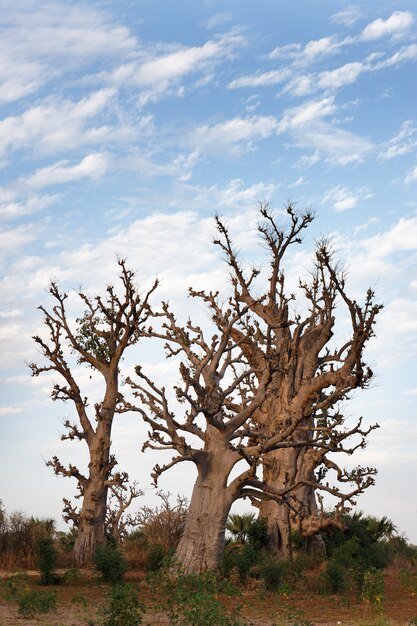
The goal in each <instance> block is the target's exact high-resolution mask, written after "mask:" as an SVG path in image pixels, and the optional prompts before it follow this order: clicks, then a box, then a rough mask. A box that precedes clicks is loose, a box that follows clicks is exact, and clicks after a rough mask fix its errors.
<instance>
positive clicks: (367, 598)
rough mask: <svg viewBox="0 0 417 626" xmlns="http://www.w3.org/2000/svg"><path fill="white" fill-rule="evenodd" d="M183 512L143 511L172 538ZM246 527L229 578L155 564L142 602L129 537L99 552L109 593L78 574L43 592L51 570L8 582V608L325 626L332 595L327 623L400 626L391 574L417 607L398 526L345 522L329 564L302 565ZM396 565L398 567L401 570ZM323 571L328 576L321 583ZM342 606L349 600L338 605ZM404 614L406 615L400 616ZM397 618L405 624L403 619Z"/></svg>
mask: <svg viewBox="0 0 417 626" xmlns="http://www.w3.org/2000/svg"><path fill="white" fill-rule="evenodd" d="M165 495H166V494H165ZM181 502H182V501H181ZM167 508H169V509H170V511H171V513H170V515H167V513H166V509H167ZM185 508H186V507H185ZM180 512H181V506H178V503H176V502H173V503H170V500H169V498H168V496H167V495H166V497H164V499H163V504H162V506H157V507H155V509H154V510H153V514H151V512H150V511H148V510H146V511H145V512H143V511H142V513H145V514H144V518H143V520H145V519H146V520H148V523H149V524H150V525H151V529H152V524H153V522H154V521H155V520H157V527H158V528H159V530H160V533H161V536H162V537H168V536H169V526H170V523H171V522H170V520H171V516H172V515H174V516H175V514H177V515H178V516H181V515H182V514H180ZM6 517H7V516H6ZM242 518H243V519H242V520H239V519H238V516H237V515H234V517H233V518H232V519H233V522H234V524H235V525H236V527H239V528H242V527H243V526H244V527H245V528H246V531H245V537H244V541H243V542H242V541H239V540H235V541H231V542H230V543H229V544H228V545H227V547H226V550H225V558H224V562H223V569H222V575H219V574H217V573H214V572H208V573H205V574H203V575H199V576H196V575H183V574H179V575H178V576H176V577H175V575H174V571H173V567H172V565H171V564H170V563H167V562H166V560H162V561H160V562H159V563H158V564H157V565H158V569H156V564H154V565H155V567H152V568H151V567H150V561H146V560H145V561H144V562H143V564H142V565H141V567H142V566H146V567H147V569H148V572H149V570H150V569H154V570H155V571H154V572H150V573H148V580H147V582H144V583H141V587H142V585H143V587H144V591H142V589H141V593H140V594H139V593H138V583H137V578H138V577H140V578H143V577H144V574H143V573H141V572H134V571H131V572H130V573H128V576H129V577H132V578H131V580H129V578H128V581H129V582H128V583H124V580H125V576H126V562H125V560H124V555H123V553H124V552H126V555H128V554H129V551H130V550H131V545H130V542H129V537H127V538H126V539H125V540H123V541H122V542H121V545H120V547H116V546H115V544H114V543H113V542H109V543H108V544H107V545H106V546H104V547H103V546H102V547H100V548H99V549H98V550H97V551H96V552H95V555H94V561H95V564H96V568H97V571H99V573H100V575H101V577H100V588H97V587H96V586H95V585H91V581H90V580H89V578H88V576H87V577H86V573H85V572H84V573H82V572H80V571H79V570H76V569H74V568H69V569H67V571H66V572H65V573H63V574H62V575H61V576H60V585H59V586H55V585H56V583H57V581H56V580H54V579H53V578H52V580H51V583H50V589H51V590H50V591H49V590H48V591H46V590H40V589H39V588H37V585H38V584H39V582H42V571H41V575H40V576H39V577H38V578H36V579H34V577H33V575H32V576H28V574H27V573H25V572H18V573H14V574H11V575H9V576H7V577H5V578H4V579H3V582H2V584H1V588H2V596H3V598H4V600H5V601H6V603H7V605H10V606H11V607H13V608H12V609H11V610H12V611H14V613H13V614H14V615H16V619H18V617H17V616H20V619H22V620H23V619H33V618H35V619H38V618H39V619H40V618H41V616H42V615H43V614H44V613H49V612H54V622H53V623H54V624H55V623H56V624H65V623H67V622H66V621H65V619H62V618H61V619H59V618H58V613H59V612H60V611H61V612H62V609H61V608H60V607H61V606H62V598H63V597H65V594H67V595H69V596H70V598H71V602H72V604H73V605H74V606H76V607H78V613H79V615H80V617H79V620H81V621H80V622H77V621H76V618H74V623H79V624H83V625H84V624H90V626H93V624H94V626H136V625H138V624H141V623H142V621H143V619H144V618H143V615H144V611H145V607H146V611H147V613H149V614H150V619H151V623H152V616H153V615H155V616H156V617H155V618H154V619H155V620H156V622H155V623H158V620H159V619H160V616H161V614H163V615H165V616H166V619H167V620H168V623H169V624H170V625H176V626H191V625H195V626H201V625H202V624H204V626H206V625H207V626H210V624H211V625H213V626H221V625H224V626H244V625H245V624H246V625H248V626H249V624H251V619H252V617H251V615H253V612H252V610H253V609H254V608H255V607H256V606H258V605H259V607H263V608H262V609H261V608H259V611H260V613H261V614H262V615H263V614H265V612H266V613H267V614H268V615H269V616H270V617H269V618H268V619H269V621H268V619H266V620H265V621H264V625H265V626H272V625H273V624H274V625H277V626H284V625H285V626H289V625H291V626H294V625H298V626H306V625H307V624H310V625H311V624H313V623H314V624H315V623H317V621H316V619H313V620H310V619H308V618H309V615H308V610H309V609H308V607H309V606H310V605H309V604H307V598H309V602H310V604H311V606H314V605H315V604H317V603H321V604H323V602H325V600H323V598H325V596H326V594H331V597H332V598H333V600H332V606H333V609H332V610H333V613H332V615H333V618H330V619H328V620H327V623H337V621H338V620H336V619H335V618H334V616H335V615H336V613H335V611H336V610H337V607H350V606H351V607H352V609H349V611H351V612H352V611H353V607H355V606H356V607H361V609H360V611H361V612H359V613H357V614H356V617H355V619H353V618H352V617H350V618H349V621H348V623H351V624H357V625H359V624H362V625H363V626H364V625H365V624H366V626H369V625H372V626H375V625H376V624H379V625H382V624H385V626H391V625H393V624H395V621H393V620H392V619H391V618H388V616H387V614H386V611H387V608H386V605H387V595H390V593H391V590H390V588H389V587H388V588H387V587H386V585H385V582H384V578H386V576H387V575H389V576H390V581H391V584H392V581H393V580H394V581H396V585H397V592H396V593H397V596H396V599H397V597H398V594H401V597H403V598H404V601H405V602H407V598H408V599H409V600H408V602H409V605H410V607H413V606H414V603H415V593H416V589H417V550H416V548H413V547H412V546H410V545H409V544H408V543H407V542H406V540H405V538H404V537H401V541H400V542H399V541H398V538H399V537H400V535H397V534H392V533H394V532H396V531H395V530H394V529H392V532H385V531H383V528H385V529H387V528H388V527H390V524H391V523H390V522H389V520H386V519H384V518H382V519H375V518H374V517H372V516H366V515H364V514H363V513H353V514H350V515H345V516H344V518H343V519H344V524H345V530H344V531H342V530H340V529H334V528H329V529H327V531H326V534H325V537H324V539H325V543H326V546H327V549H328V551H329V557H328V558H327V559H324V560H321V558H319V557H318V555H314V554H313V555H312V554H311V553H309V551H308V547H307V546H304V547H302V548H300V549H299V550H298V556H297V557H296V558H292V559H288V560H277V558H276V556H275V555H274V554H273V552H271V550H270V549H269V546H268V544H267V535H266V527H265V523H264V522H263V520H259V519H254V520H252V522H251V523H250V525H249V523H248V519H249V518H248V516H247V515H245V514H244V515H242ZM376 529H377V530H376ZM134 532H135V533H142V535H141V536H142V539H143V538H144V537H145V536H146V524H145V523H144V524H143V526H142V527H140V528H138V530H137V531H134ZM132 534H134V533H132ZM158 539H159V537H158V535H157V534H153V532H151V530H150V531H149V534H148V535H147V538H146V539H143V540H144V541H145V542H146V546H147V548H146V550H147V553H148V555H149V553H152V550H156V549H157V546H160V545H161V544H160V543H158ZM154 542H155V543H154ZM50 545H51V544H50V541H49V540H48V541H45V542H44V547H45V548H46V550H45V555H44V556H46V565H47V567H46V571H47V572H48V573H50V572H53V571H54V569H53V567H51V566H52V565H53V564H54V560H52V561H50V560H49V556H48V555H49V548H50ZM404 546H407V550H405V549H404ZM53 547H54V548H55V550H56V551H57V552H58V561H59V559H60V558H61V557H65V556H66V555H65V552H64V551H63V549H62V542H60V541H59V540H58V539H56V540H55V542H54V543H53ZM380 551H381V552H382V553H383V555H384V560H383V559H382V558H381V554H380ZM55 556H56V555H54V558H55ZM392 564H395V569H394V568H393V565H392ZM387 566H388V568H387ZM323 568H324V573H323V574H322V575H321V576H320V572H321V571H322V570H323ZM387 572H388V574H387ZM393 576H395V578H393ZM102 585H105V586H106V585H108V586H109V587H108V588H107V589H106V588H104V594H103V588H102ZM66 589H67V591H66ZM95 589H96V591H94V590H95ZM93 593H96V594H97V595H96V596H95V599H94V600H92V599H91V594H93ZM312 594H314V595H312ZM139 598H140V599H139ZM300 598H304V599H305V603H304V604H302V605H301V607H300V606H299V605H297V603H299V602H300V600H299V599H300ZM334 598H339V599H338V600H337V601H335V600H334ZM297 599H298V600H297ZM294 601H296V605H294V604H293V602H294ZM328 602H329V603H330V600H329V601H328ZM391 602H392V601H391ZM395 606H396V605H394V607H395ZM274 607H275V609H274ZM302 607H304V608H302ZM274 610H275V613H274ZM344 610H345V611H347V610H348V609H347V608H344ZM356 610H358V609H356ZM395 610H398V608H394V609H392V610H391V612H393V611H395ZM393 614H394V616H395V612H394V613H393ZM55 615H56V616H57V617H55ZM349 615H350V613H349ZM158 616H159V617H158ZM0 618H1V616H0ZM414 618H415V610H411V611H410V612H409V614H408V616H407V620H408V621H407V622H405V621H404V620H403V622H402V623H410V624H412V623H413V621H412V620H413V619H414ZM332 620H333V621H332ZM48 623H49V622H48ZM51 623H52V622H51Z"/></svg>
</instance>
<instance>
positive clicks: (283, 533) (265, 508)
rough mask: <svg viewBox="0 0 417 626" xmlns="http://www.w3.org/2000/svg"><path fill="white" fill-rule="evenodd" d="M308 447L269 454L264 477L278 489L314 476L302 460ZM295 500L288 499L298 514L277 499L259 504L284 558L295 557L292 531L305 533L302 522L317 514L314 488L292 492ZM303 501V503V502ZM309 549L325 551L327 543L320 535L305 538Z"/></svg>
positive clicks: (271, 540)
mask: <svg viewBox="0 0 417 626" xmlns="http://www.w3.org/2000/svg"><path fill="white" fill-rule="evenodd" d="M305 452H306V449H305V448H294V449H283V450H276V451H275V452H273V453H271V454H270V455H268V457H269V458H268V459H267V460H265V461H264V464H263V474H264V480H266V482H268V484H270V485H271V486H273V487H275V488H276V489H286V488H287V487H289V486H290V485H292V484H295V483H296V482H297V481H298V480H302V479H303V478H304V479H308V480H312V479H313V477H312V476H309V475H308V472H307V475H306V467H305V464H304V463H303V461H304V457H305ZM293 493H294V496H295V498H296V500H294V501H292V500H291V498H290V499H289V504H293V505H294V508H295V509H298V515H297V514H296V513H295V511H292V510H291V508H290V506H287V505H285V504H279V503H277V502H274V501H265V502H261V504H260V506H259V510H260V517H261V518H263V519H264V520H265V521H266V524H267V532H268V540H269V545H270V547H271V549H272V550H274V552H276V553H277V555H278V556H279V557H280V558H282V559H288V558H291V557H292V556H293V547H292V543H291V534H292V533H293V532H295V531H298V532H302V529H301V521H302V519H304V518H309V517H317V514H318V509H317V502H316V495H315V491H314V489H312V488H311V487H307V486H303V487H300V488H299V489H297V490H296V491H294V492H293ZM300 503H302V504H300ZM306 542H307V547H308V550H309V551H311V552H319V553H320V554H324V543H323V540H322V538H321V537H320V535H319V534H314V535H312V536H310V537H307V538H306Z"/></svg>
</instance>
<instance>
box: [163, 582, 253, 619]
mask: <svg viewBox="0 0 417 626" xmlns="http://www.w3.org/2000/svg"><path fill="white" fill-rule="evenodd" d="M220 591H221V592H233V593H235V591H236V590H235V588H232V587H231V586H230V584H228V583H227V581H225V580H224V579H222V578H221V577H219V576H218V575H217V574H216V573H212V572H208V573H207V574H203V575H201V576H193V575H187V576H179V577H178V578H177V580H176V581H175V584H174V585H172V584H165V593H164V596H165V601H164V602H163V607H162V608H163V609H164V610H165V611H166V612H167V614H168V618H169V624H170V626H180V625H181V626H203V625H204V626H245V624H244V622H242V621H241V619H240V616H239V613H240V609H239V608H237V609H234V610H233V611H232V612H231V613H230V614H229V613H228V612H227V611H226V609H225V607H224V606H223V604H222V603H221V602H220V601H219V600H218V599H217V598H216V597H215V594H217V593H219V592H220Z"/></svg>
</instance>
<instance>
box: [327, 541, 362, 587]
mask: <svg viewBox="0 0 417 626" xmlns="http://www.w3.org/2000/svg"><path fill="white" fill-rule="evenodd" d="M365 570H366V566H365V563H364V559H363V556H362V549H361V546H360V543H359V541H358V540H357V538H356V537H353V538H352V539H349V540H348V541H346V542H345V543H342V544H341V545H339V546H338V547H337V549H335V550H334V551H333V554H332V556H331V558H330V559H329V560H328V562H327V565H326V570H325V571H324V572H323V582H324V586H325V591H327V592H329V593H346V591H348V590H349V589H350V590H355V591H359V589H360V588H361V585H362V581H363V575H364V573H365Z"/></svg>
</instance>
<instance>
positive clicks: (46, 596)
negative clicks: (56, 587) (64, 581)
mask: <svg viewBox="0 0 417 626" xmlns="http://www.w3.org/2000/svg"><path fill="white" fill-rule="evenodd" d="M17 605H18V607H19V615H21V616H22V617H34V616H35V615H37V614H38V613H50V612H51V611H54V610H55V608H56V591H38V590H36V589H30V590H29V591H25V592H24V593H23V594H22V595H21V596H19V597H18V600H17Z"/></svg>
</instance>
